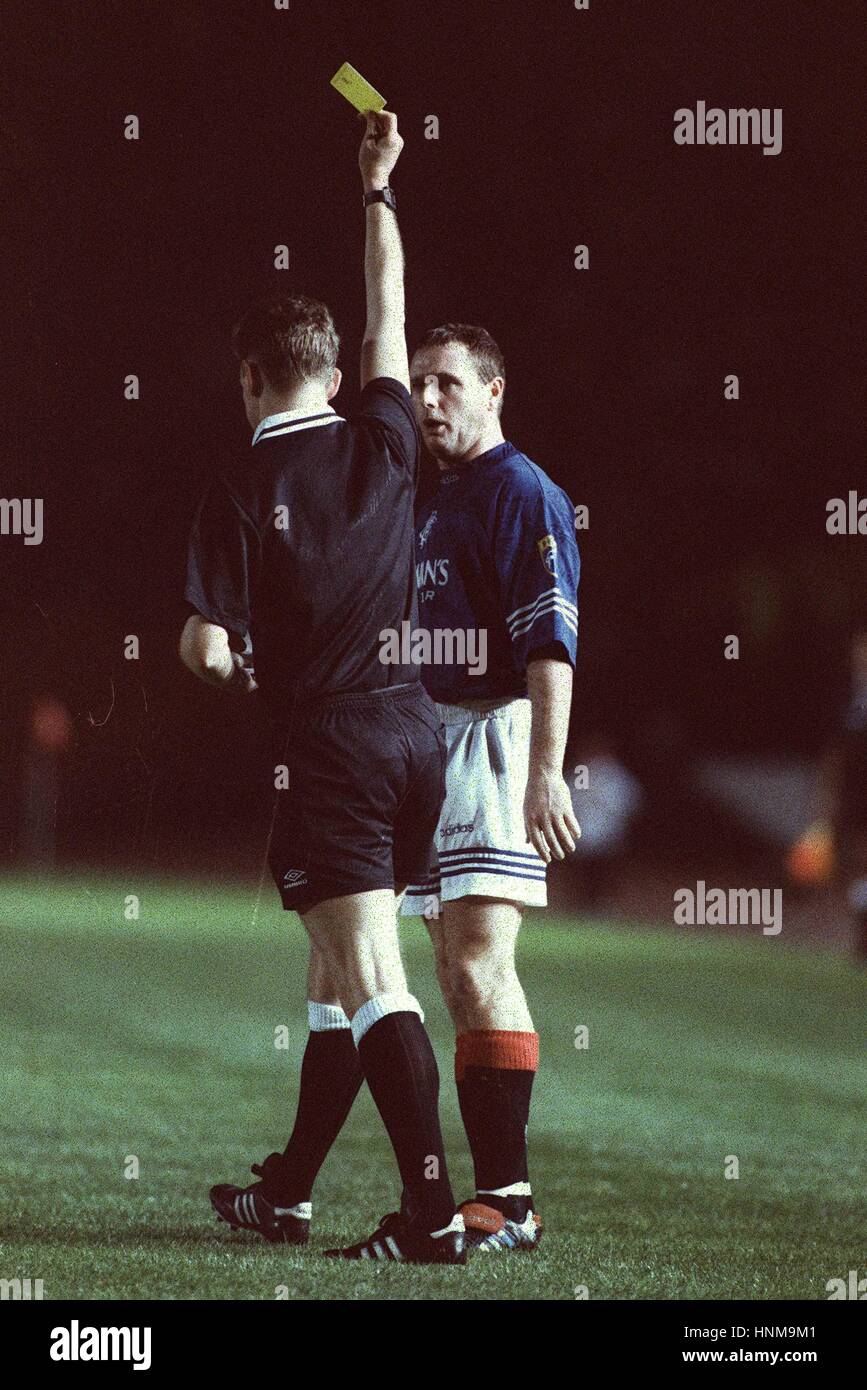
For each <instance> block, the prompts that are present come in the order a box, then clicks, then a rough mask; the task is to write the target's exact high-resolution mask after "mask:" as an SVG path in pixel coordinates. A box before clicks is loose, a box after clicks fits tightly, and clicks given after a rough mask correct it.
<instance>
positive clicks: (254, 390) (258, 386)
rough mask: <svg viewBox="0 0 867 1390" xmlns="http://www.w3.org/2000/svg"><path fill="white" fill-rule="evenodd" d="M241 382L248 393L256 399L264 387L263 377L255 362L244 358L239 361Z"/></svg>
mask: <svg viewBox="0 0 867 1390" xmlns="http://www.w3.org/2000/svg"><path fill="white" fill-rule="evenodd" d="M241 384H242V385H243V386H245V387H246V388H247V392H248V393H249V395H251V396H253V397H254V398H255V399H256V400H258V399H259V397H260V396H261V394H262V392H263V391H264V389H265V378H264V377H263V376H262V373H261V371H260V369H259V364H258V363H257V362H250V361H249V360H248V359H247V358H244V361H243V362H242V363H241Z"/></svg>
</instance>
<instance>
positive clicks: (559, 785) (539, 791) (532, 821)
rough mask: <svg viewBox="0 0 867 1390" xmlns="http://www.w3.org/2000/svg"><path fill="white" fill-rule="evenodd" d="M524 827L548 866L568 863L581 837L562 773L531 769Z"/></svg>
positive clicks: (529, 839) (528, 837)
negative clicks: (552, 860) (555, 860)
mask: <svg viewBox="0 0 867 1390" xmlns="http://www.w3.org/2000/svg"><path fill="white" fill-rule="evenodd" d="M524 827H525V829H526V831H527V840H528V842H529V843H530V844H531V845H533V846H534V847H535V849H536V850H537V851H538V852H539V854H541V856H542V858H543V859H544V861H545V863H546V864H550V863H551V859H552V857H553V858H554V859H565V858H566V855H567V854H571V853H572V851H573V850H574V849H575V846H576V844H577V842H578V840H579V838H580V836H581V827H580V825H579V824H578V822H577V820H576V819H575V812H574V811H573V809H572V798H571V796H570V795H569V788H568V786H567V785H566V781H565V779H564V777H563V775H562V773H560V772H554V771H548V770H547V769H545V768H535V769H533V768H531V769H530V776H529V778H528V779H527V791H526V794H525V796H524Z"/></svg>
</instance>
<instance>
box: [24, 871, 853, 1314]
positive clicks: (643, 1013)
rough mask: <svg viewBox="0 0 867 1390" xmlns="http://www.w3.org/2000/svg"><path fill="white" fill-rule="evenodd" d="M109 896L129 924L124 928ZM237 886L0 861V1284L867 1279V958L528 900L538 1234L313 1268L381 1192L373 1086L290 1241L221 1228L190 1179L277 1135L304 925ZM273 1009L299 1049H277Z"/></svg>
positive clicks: (322, 1293)
mask: <svg viewBox="0 0 867 1390" xmlns="http://www.w3.org/2000/svg"><path fill="white" fill-rule="evenodd" d="M128 893H137V894H138V895H139V897H140V900H141V916H140V919H139V920H138V921H137V922H129V921H125V920H124V897H125V895H126V894H128ZM256 898H257V894H256V892H255V889H247V888H239V887H238V886H237V885H219V884H216V885H215V884H213V883H210V884H195V885H193V884H188V885H178V884H171V883H165V882H160V881H154V880H146V881H132V880H122V881H121V880H115V879H110V878H104V879H95V878H94V877H93V876H87V877H84V876H82V877H81V878H79V879H72V878H69V879H58V880H55V881H53V882H51V883H49V884H37V883H26V882H23V881H17V880H11V879H5V880H0V899H2V901H3V905H4V911H3V928H2V971H0V993H2V1007H0V1020H2V1021H0V1053H2V1058H3V1066H2V1096H0V1102H2V1104H0V1117H2V1125H3V1138H2V1145H0V1159H2V1171H3V1181H2V1191H3V1217H2V1222H3V1230H2V1236H0V1241H2V1245H0V1278H6V1279H9V1278H15V1277H19V1278H31V1279H40V1278H41V1279H42V1280H43V1282H44V1293H45V1297H46V1298H148V1299H186V1298H194V1299H228V1298H242V1299H273V1298H275V1297H277V1296H278V1294H277V1291H278V1289H280V1287H281V1286H284V1287H285V1288H286V1289H288V1296H289V1297H290V1298H357V1299H399V1298H437V1299H442V1298H481V1299H491V1298H495V1299H497V1298H521V1299H526V1298H530V1299H573V1298H574V1297H575V1296H576V1294H575V1290H576V1288H578V1287H579V1286H586V1288H587V1290H588V1293H589V1296H590V1297H591V1298H594V1299H598V1298H618V1299H635V1298H661V1299H669V1298H679V1299H682V1298H713V1299H729V1298H748V1299H764V1298H789V1299H792V1298H807V1299H816V1298H819V1299H822V1298H826V1297H827V1293H826V1290H825V1284H826V1281H827V1280H828V1279H830V1278H834V1277H838V1276H840V1277H843V1278H845V1277H846V1274H847V1271H848V1270H850V1269H856V1268H857V1269H859V1270H860V1271H861V1275H862V1276H863V1274H864V1272H865V1271H867V1248H865V1244H864V1234H865V1223H864V1215H865V1210H864V1204H863V1197H862V1194H863V1191H864V1168H863V1161H864V1110H863V1106H864V1097H865V1093H867V1063H865V1057H864V1051H863V1042H864V1035H865V1007H864V981H863V976H859V974H858V973H857V972H856V970H855V969H854V968H853V967H852V966H851V965H850V964H849V963H848V962H847V961H845V960H844V959H841V958H839V957H834V956H832V955H827V954H819V953H815V954H814V953H812V952H808V951H807V950H798V949H795V948H791V947H789V946H787V945H786V944H785V943H784V942H783V941H782V940H780V939H772V938H764V937H762V936H761V935H760V934H758V935H757V936H756V937H751V938H748V939H747V938H743V937H740V938H738V939H733V938H730V937H726V936H724V935H711V934H699V933H698V932H696V933H694V934H691V933H688V932H681V933H676V932H674V931H673V930H661V931H651V930H648V929H646V928H642V929H639V928H635V929H633V930H628V929H625V928H622V927H613V926H605V925H602V924H591V925H588V924H586V923H577V922H569V921H567V920H563V919H554V918H552V917H549V916H547V915H546V914H534V915H533V916H532V917H531V919H530V920H529V922H528V924H527V926H526V927H525V929H524V931H523V932H522V945H521V972H522V977H523V979H524V982H525V986H526V990H527V995H528V998H529V1000H530V1003H531V1007H532V1009H533V1013H534V1017H535V1020H536V1026H537V1027H538V1029H539V1032H540V1035H541V1049H542V1066H541V1071H540V1074H539V1077H538V1081H537V1085H536V1089H535V1093H534V1108H533V1121H532V1128H531V1168H532V1174H533V1177H534V1186H535V1190H536V1192H537V1195H538V1201H539V1206H540V1209H541V1211H542V1214H543V1217H544V1219H545V1223H546V1226H547V1234H546V1236H545V1239H544V1241H543V1243H542V1247H541V1249H540V1250H539V1252H538V1253H537V1254H536V1255H533V1256H510V1257H505V1258H501V1257H494V1256H488V1257H485V1256H480V1255H477V1256H476V1257H475V1258H474V1259H473V1260H472V1263H471V1265H470V1266H469V1267H468V1268H467V1269H466V1270H435V1269H434V1270H429V1269H413V1268H401V1267H395V1266H385V1267H375V1268H372V1267H370V1266H366V1265H365V1266H357V1265H350V1264H347V1265H339V1264H335V1263H333V1262H331V1261H325V1260H323V1259H322V1258H321V1256H320V1255H318V1253H317V1251H318V1250H319V1249H320V1248H322V1247H324V1246H325V1245H326V1244H330V1243H333V1242H334V1241H337V1240H341V1239H343V1238H352V1239H358V1238H360V1237H362V1236H364V1235H366V1234H368V1231H369V1229H370V1228H371V1227H372V1225H373V1224H375V1222H376V1220H377V1219H378V1218H379V1216H380V1215H381V1214H382V1213H383V1212H385V1211H387V1210H390V1209H392V1208H393V1206H394V1203H395V1198H396V1196H397V1192H398V1181H397V1173H396V1169H395V1167H394V1163H393V1160H392V1158H391V1155H390V1150H389V1148H388V1146H387V1142H386V1140H385V1138H384V1134H383V1131H382V1126H381V1123H380V1121H379V1117H378V1115H377V1114H376V1111H375V1109H374V1107H373V1104H372V1102H371V1100H370V1098H369V1096H368V1095H367V1094H366V1093H363V1094H362V1096H361V1097H359V1100H358V1102H357V1103H356V1108H355V1110H354V1111H353V1114H352V1116H351V1118H350V1121H349V1124H348V1125H347V1128H346V1129H345V1131H344V1133H343V1134H342V1135H341V1137H340V1139H339V1141H338V1144H337V1146H336V1148H335V1150H334V1151H333V1153H332V1154H331V1156H330V1157H329V1160H328V1162H327V1164H326V1166H325V1168H324V1169H323V1171H322V1174H321V1176H320V1179H319V1183H318V1186H317V1190H316V1193H315V1197H316V1208H315V1212H314V1227H315V1229H314V1236H313V1240H312V1243H311V1245H310V1246H309V1247H308V1248H307V1250H306V1251H305V1252H303V1253H298V1252H290V1253H287V1252H286V1251H284V1250H282V1249H275V1248H273V1247H269V1246H266V1245H264V1244H263V1243H261V1242H259V1241H258V1240H257V1239H256V1237H254V1236H250V1235H246V1234H234V1235H233V1234H231V1233H230V1232H229V1231H228V1230H227V1229H226V1228H225V1227H218V1225H217V1223H216V1222H215V1221H214V1219H213V1218H212V1215H211V1212H210V1208H209V1206H208V1201H207V1187H208V1185H209V1184H210V1183H211V1182H214V1181H220V1180H223V1181H239V1182H240V1181H244V1180H245V1176H246V1174H247V1168H248V1165H249V1163H250V1162H252V1161H254V1160H257V1159H259V1160H261V1158H262V1157H263V1156H264V1154H265V1153H267V1152H268V1151H269V1150H270V1149H272V1148H276V1147H279V1146H281V1145H282V1142H283V1140H284V1138H285V1134H286V1132H287V1125H288V1124H289V1123H290V1121H291V1118H292V1115H293V1113H294V1101H295V1095H296V1086H297V1076H298V1059H299V1055H300V1050H301V1048H302V1046H303V1042H304V1038H305V1033H306V1009H305V1004H304V998H305V990H304V954H305V952H304V943H303V940H302V932H301V928H300V924H299V922H298V920H297V918H295V917H294V916H291V917H290V916H288V915H285V916H284V914H282V913H281V912H280V911H279V910H278V909H277V907H276V906H275V900H274V898H273V893H272V891H271V888H270V884H268V885H266V887H265V890H264V892H263V895H262V901H261V903H260V904H259V905H258V908H257V905H256ZM404 941H405V954H406V960H407V967H408V973H409V977H410V980H411V982H412V986H413V988H414V989H415V992H416V993H417V994H418V995H419V996H420V997H421V999H422V1000H423V1002H424V1004H425V1008H426V1011H427V1021H428V1024H429V1026H430V1029H431V1032H432V1035H433V1039H434V1043H435V1046H436V1048H437V1052H438V1056H439V1058H440V1065H441V1072H442V1075H443V1080H444V1086H443V1093H444V1096H443V1119H444V1127H445V1132H446V1143H447V1149H448V1152H449V1154H450V1156H451V1165H452V1175H453V1180H454V1186H455V1189H456V1192H457V1194H458V1195H459V1197H464V1196H467V1195H469V1194H470V1193H471V1190H472V1189H471V1169H470V1165H469V1162H468V1159H467V1155H466V1149H465V1141H464V1138H463V1132H462V1130H461V1127H460V1121H459V1117H458V1112H457V1105H456V1101H455V1095H454V1086H453V1083H452V1080H451V1056H452V1045H451V1040H450V1034H449V1025H448V1019H447V1016H446V1013H445V1009H444V1006H443V1004H442V1002H441V1000H439V998H438V996H437V992H436V985H435V981H434V977H433V974H432V970H431V958H430V950H429V947H428V943H427V938H426V936H425V934H424V931H423V928H422V927H421V925H420V924H419V923H418V922H412V923H410V924H408V925H407V927H406V929H405V931H404ZM281 1024H286V1025H287V1026H288V1028H289V1031H290V1035H291V1047H290V1050H289V1051H285V1050H278V1049H276V1048H275V1046H274V1029H275V1027H278V1026H279V1025H281ZM579 1024H586V1025H588V1026H589V1029H590V1047H589V1050H586V1051H579V1050H577V1049H576V1048H575V1045H574V1035H575V1029H576V1026H577V1025H579ZM127 1155H136V1156H137V1157H138V1159H139V1162H140V1176H139V1178H138V1179H136V1180H130V1179H127V1178H125V1177H124V1162H125V1158H126V1156H127ZM727 1155H736V1156H737V1158H738V1159H739V1162H740V1177H739V1179H738V1180H737V1181H734V1180H726V1179H725V1177H724V1162H725V1159H726V1156H727ZM250 1180H251V1181H252V1179H250Z"/></svg>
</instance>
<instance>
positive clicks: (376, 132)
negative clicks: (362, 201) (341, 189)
mask: <svg viewBox="0 0 867 1390" xmlns="http://www.w3.org/2000/svg"><path fill="white" fill-rule="evenodd" d="M359 119H360V120H362V121H364V122H365V131H364V136H363V137H362V141H361V149H360V150H359V152H358V167H359V169H360V170H361V177H362V179H363V181H364V187H365V190H366V191H369V190H370V189H372V188H384V187H385V185H386V184H387V183H388V176H389V174H390V173H391V171H392V169H393V168H394V166H395V164H396V163H397V161H398V157H399V155H400V152H401V150H402V149H403V138H402V136H400V135H399V134H398V131H397V116H396V115H395V114H394V112H393V111H367V112H365V113H364V114H363V115H361V116H360V118H359Z"/></svg>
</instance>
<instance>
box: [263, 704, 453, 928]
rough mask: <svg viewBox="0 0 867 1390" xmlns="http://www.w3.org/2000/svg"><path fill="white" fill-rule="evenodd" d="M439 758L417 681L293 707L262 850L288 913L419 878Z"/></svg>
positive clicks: (430, 710) (436, 734)
mask: <svg viewBox="0 0 867 1390" xmlns="http://www.w3.org/2000/svg"><path fill="white" fill-rule="evenodd" d="M445 762H446V750H445V737H444V733H443V728H442V723H441V721H440V717H439V714H438V713H437V709H436V706H435V705H434V703H433V701H432V700H431V698H430V696H429V695H428V694H427V693H426V691H425V689H424V686H423V685H422V684H421V682H415V683H413V684H411V685H400V686H392V687H390V688H389V689H387V690H375V691H360V692H357V693H355V692H353V693H350V694H346V695H331V696H323V698H322V699H321V700H319V701H317V702H316V704H315V706H313V707H312V708H311V707H309V706H308V707H305V708H304V709H299V710H298V711H296V714H295V716H294V718H293V720H292V722H291V726H290V727H289V728H288V729H284V730H283V731H282V732H281V734H280V735H279V737H278V740H277V764H278V768H279V767H281V766H285V768H286V774H285V776H284V779H283V780H284V781H285V782H286V786H285V788H283V789H280V790H277V791H276V798H277V800H276V806H275V812H274V822H273V827H272V832H271V839H270V843H269V849H268V864H269V868H270V870H271V873H272V875H273V877H274V881H275V883H276V885H277V889H278V892H279V893H280V897H281V899H282V902H283V907H284V908H285V909H286V911H287V912H306V911H307V910H308V909H310V908H311V907H314V906H315V905H316V904H317V903H320V902H324V901H325V900H326V899H328V898H342V897H346V896H348V895H349V894H351V893H364V892H369V891H371V890H372V889H374V888H392V889H393V888H394V887H396V886H397V885H398V884H406V883H409V882H410V881H412V880H415V879H419V878H424V877H426V876H427V874H429V873H430V870H431V864H432V862H433V839H434V833H435V831H436V827H437V824H438V821H439V815H440V809H441V807H442V803H443V798H444V796H445ZM278 785H279V783H278Z"/></svg>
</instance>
